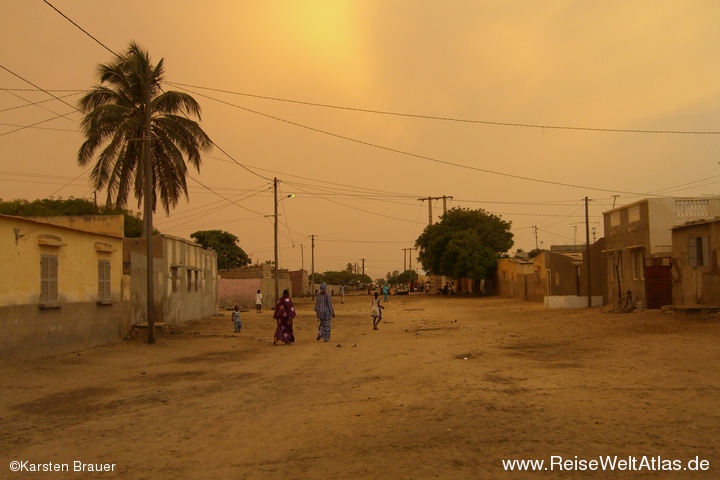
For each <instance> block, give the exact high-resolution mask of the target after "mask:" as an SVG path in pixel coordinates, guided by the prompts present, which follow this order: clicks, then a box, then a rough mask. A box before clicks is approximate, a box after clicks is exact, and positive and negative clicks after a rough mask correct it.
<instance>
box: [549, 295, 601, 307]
mask: <svg viewBox="0 0 720 480" xmlns="http://www.w3.org/2000/svg"><path fill="white" fill-rule="evenodd" d="M587 304H588V299H587V297H578V296H577V295H551V296H549V297H545V308H586V307H587ZM602 304H603V300H602V295H598V296H595V297H592V306H593V307H602Z"/></svg>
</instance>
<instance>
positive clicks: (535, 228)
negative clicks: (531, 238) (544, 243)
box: [532, 225, 540, 250]
mask: <svg viewBox="0 0 720 480" xmlns="http://www.w3.org/2000/svg"><path fill="white" fill-rule="evenodd" d="M532 229H533V231H534V232H535V250H540V247H539V246H538V239H537V226H535V225H533V226H532Z"/></svg>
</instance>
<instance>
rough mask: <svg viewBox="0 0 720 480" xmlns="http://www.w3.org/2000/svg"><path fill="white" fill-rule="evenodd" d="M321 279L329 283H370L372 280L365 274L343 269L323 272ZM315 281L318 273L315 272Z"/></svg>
mask: <svg viewBox="0 0 720 480" xmlns="http://www.w3.org/2000/svg"><path fill="white" fill-rule="evenodd" d="M321 278H322V281H323V282H326V283H328V284H330V285H359V284H361V283H370V282H371V281H372V280H371V279H370V277H369V276H367V275H361V274H359V273H352V272H348V271H347V270H343V271H342V272H333V271H329V272H325V273H323V274H322V277H321ZM315 282H316V283H317V282H318V274H317V273H316V274H315Z"/></svg>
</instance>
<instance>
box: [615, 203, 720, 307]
mask: <svg viewBox="0 0 720 480" xmlns="http://www.w3.org/2000/svg"><path fill="white" fill-rule="evenodd" d="M718 215H720V198H718V197H710V198H708V197H687V198H686V197H682V198H650V199H645V200H640V201H638V202H634V203H631V204H628V205H623V206H621V207H617V208H615V209H613V210H610V211H607V212H604V214H603V217H604V218H603V221H604V227H605V241H606V269H607V272H608V273H607V286H606V289H607V296H608V301H609V302H611V303H613V304H614V303H616V302H617V301H618V299H619V297H622V296H623V295H624V294H625V292H626V291H628V290H630V291H632V292H633V294H634V296H635V297H636V299H637V300H638V301H640V302H642V303H647V299H646V291H645V277H644V263H645V261H646V259H649V258H661V257H667V258H669V257H670V255H671V254H672V244H673V238H672V228H673V227H674V226H677V225H681V224H683V223H685V222H687V221H691V220H699V219H703V218H713V217H715V216H718ZM616 268H617V270H616Z"/></svg>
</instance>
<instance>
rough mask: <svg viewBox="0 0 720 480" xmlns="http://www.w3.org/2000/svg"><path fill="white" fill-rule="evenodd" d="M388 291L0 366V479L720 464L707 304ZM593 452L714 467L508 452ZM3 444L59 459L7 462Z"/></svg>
mask: <svg viewBox="0 0 720 480" xmlns="http://www.w3.org/2000/svg"><path fill="white" fill-rule="evenodd" d="M390 300H391V301H390V302H389V303H388V304H386V305H387V308H386V309H385V311H384V316H385V321H384V322H383V323H381V324H380V330H379V331H373V330H372V321H371V319H370V316H369V312H370V297H368V296H348V297H346V300H345V304H344V305H340V304H339V298H337V297H336V299H335V307H336V311H337V313H338V317H337V318H336V320H335V321H334V324H333V332H332V340H331V342H330V343H323V342H316V341H315V335H316V328H317V321H316V320H315V318H314V314H313V312H312V304H311V303H310V301H309V300H303V299H296V300H295V303H296V306H297V308H298V311H299V315H298V318H297V319H296V322H295V324H296V332H295V333H296V338H297V343H296V344H295V345H292V346H286V345H280V346H278V347H273V346H272V344H271V337H272V333H273V331H274V321H273V320H272V319H271V318H270V317H271V314H270V313H268V312H265V313H264V314H263V315H257V314H256V313H255V312H254V311H252V312H247V313H244V315H243V332H242V334H240V335H234V334H233V333H232V329H233V328H232V323H231V321H230V317H229V314H223V316H220V317H212V318H209V319H205V320H203V321H200V322H197V323H193V324H190V325H187V326H185V327H184V328H183V329H182V331H179V330H178V331H175V332H174V333H170V332H163V333H160V334H159V335H158V343H157V344H155V345H147V344H146V343H144V341H143V339H142V338H134V339H130V340H127V341H124V342H121V343H119V344H117V345H112V346H108V347H104V348H97V349H93V350H90V351H85V352H80V353H79V354H73V355H67V356H63V357H59V358H55V359H48V360H43V361H37V362H32V363H26V364H22V365H17V366H3V367H0V368H1V369H2V378H3V395H2V399H1V400H0V418H2V427H3V428H2V432H1V433H0V447H2V452H3V453H2V454H1V455H2V460H3V462H2V463H0V478H128V479H153V480H156V479H175V478H192V479H195V478H197V479H204V478H208V479H210V478H213V479H215V478H223V479H224V478H233V479H255V478H259V479H310V478H311V479H338V478H377V479H380V478H382V479H411V478H412V479H425V478H443V479H447V478H512V479H524V478H528V479H531V478H532V479H536V478H583V479H585V478H598V479H605V478H612V479H615V478H662V479H665V478H667V479H676V478H720V473H718V472H720V408H718V407H720V318H719V317H718V316H717V315H715V316H702V317H701V316H684V315H678V314H676V315H666V314H663V313H661V312H658V311H652V312H643V313H637V314H621V315H617V314H609V313H603V312H602V311H600V310H598V309H592V310H588V309H583V310H557V311H550V310H546V309H544V308H543V307H542V306H541V305H537V304H530V303H519V302H515V301H510V300H502V299H494V298H491V299H482V298H445V297H424V296H414V297H409V296H404V297H399V296H398V297H396V296H393V297H391V299H390ZM606 455H610V456H614V455H617V456H619V457H621V458H624V459H628V457H631V458H636V461H637V462H638V463H637V464H636V467H638V466H639V465H640V462H641V461H643V458H645V461H647V462H650V461H657V457H658V456H659V457H660V460H661V464H660V466H662V460H669V461H673V460H678V461H681V462H682V464H681V465H680V468H686V467H687V462H688V461H689V460H691V459H694V458H695V457H696V456H697V457H699V459H701V460H706V461H708V462H709V470H706V471H704V472H703V471H700V472H690V471H686V470H680V471H671V472H653V471H650V470H649V469H648V468H645V469H643V470H625V471H602V470H594V471H593V470H585V471H580V472H578V471H570V472H568V471H559V470H558V466H557V465H554V466H553V469H552V470H547V471H543V472H542V473H541V472H534V473H533V472H517V471H516V472H506V471H504V470H503V464H502V460H503V459H537V460H544V461H545V462H546V463H545V467H547V468H550V461H551V457H552V456H561V457H562V458H563V459H564V460H571V461H573V462H574V461H575V456H577V459H578V460H592V459H597V458H598V457H599V456H606ZM643 456H646V457H643ZM653 459H654V460H653ZM12 460H18V461H28V462H29V463H28V464H26V465H29V464H42V465H45V464H48V463H49V462H52V463H56V464H60V465H62V464H67V465H68V466H69V469H70V470H71V471H70V472H68V473H41V474H38V473H33V472H19V473H12V472H10V468H9V465H10V462H11V461H12ZM555 460H557V458H556V459H555ZM75 461H80V462H84V463H90V464H115V465H114V467H113V471H112V472H106V473H103V474H102V475H101V476H99V475H98V474H87V473H86V474H83V473H76V472H73V471H72V470H73V468H74V463H73V462H75ZM665 465H666V466H667V464H665ZM671 466H672V467H673V468H674V467H676V466H677V465H676V464H671Z"/></svg>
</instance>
